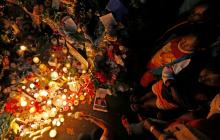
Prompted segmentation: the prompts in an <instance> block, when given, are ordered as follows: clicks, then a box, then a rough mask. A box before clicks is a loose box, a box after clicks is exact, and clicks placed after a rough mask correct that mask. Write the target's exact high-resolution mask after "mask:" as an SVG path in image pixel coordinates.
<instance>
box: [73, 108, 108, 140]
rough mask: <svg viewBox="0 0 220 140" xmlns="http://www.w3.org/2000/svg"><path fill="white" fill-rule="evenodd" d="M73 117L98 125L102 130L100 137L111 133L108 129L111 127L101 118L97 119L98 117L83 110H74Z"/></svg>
mask: <svg viewBox="0 0 220 140" xmlns="http://www.w3.org/2000/svg"><path fill="white" fill-rule="evenodd" d="M75 118H76V119H85V120H88V121H90V122H92V123H94V124H95V125H97V126H98V127H100V128H101V129H102V130H103V133H102V136H101V137H107V138H109V137H111V135H112V134H111V132H110V129H111V128H110V126H109V125H108V124H107V123H106V122H105V121H103V120H102V119H99V118H97V117H95V116H92V115H88V114H85V113H83V112H76V113H75ZM109 139H110V138H109Z"/></svg>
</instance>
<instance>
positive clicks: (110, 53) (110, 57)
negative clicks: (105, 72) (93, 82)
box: [107, 48, 115, 61]
mask: <svg viewBox="0 0 220 140" xmlns="http://www.w3.org/2000/svg"><path fill="white" fill-rule="evenodd" d="M107 54H108V57H109V59H110V60H112V61H114V60H115V59H114V55H113V48H108V49H107Z"/></svg>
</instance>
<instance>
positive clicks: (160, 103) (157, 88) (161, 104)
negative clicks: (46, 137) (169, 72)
mask: <svg viewBox="0 0 220 140" xmlns="http://www.w3.org/2000/svg"><path fill="white" fill-rule="evenodd" d="M162 87H163V80H160V81H158V82H156V83H155V84H154V85H153V86H152V91H153V93H154V94H155V95H156V96H157V99H156V106H157V107H158V108H159V109H162V110H170V109H175V108H177V105H176V104H173V103H170V102H168V101H167V100H165V99H164V98H163V96H162V94H163V93H162Z"/></svg>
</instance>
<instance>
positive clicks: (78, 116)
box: [74, 112, 85, 120]
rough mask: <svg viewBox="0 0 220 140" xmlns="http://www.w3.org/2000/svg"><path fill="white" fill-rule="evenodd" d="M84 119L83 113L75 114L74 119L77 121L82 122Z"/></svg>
mask: <svg viewBox="0 0 220 140" xmlns="http://www.w3.org/2000/svg"><path fill="white" fill-rule="evenodd" d="M84 117H85V113H83V112H75V114H74V118H75V119H79V120H81V119H83V118H84Z"/></svg>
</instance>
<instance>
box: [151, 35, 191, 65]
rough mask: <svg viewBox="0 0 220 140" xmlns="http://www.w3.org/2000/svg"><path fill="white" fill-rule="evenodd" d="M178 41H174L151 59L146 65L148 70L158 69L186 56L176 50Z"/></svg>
mask: <svg viewBox="0 0 220 140" xmlns="http://www.w3.org/2000/svg"><path fill="white" fill-rule="evenodd" d="M178 43H179V39H174V40H172V41H170V42H169V43H167V44H166V45H165V46H164V47H163V48H161V49H160V50H159V51H158V52H157V53H156V54H155V55H154V56H153V57H152V59H151V61H150V63H149V64H148V68H149V69H155V68H159V67H161V66H164V65H166V64H168V63H171V62H173V61H175V60H176V59H177V58H180V57H183V56H185V55H188V54H189V53H185V52H182V51H181V50H180V49H179V48H178Z"/></svg>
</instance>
